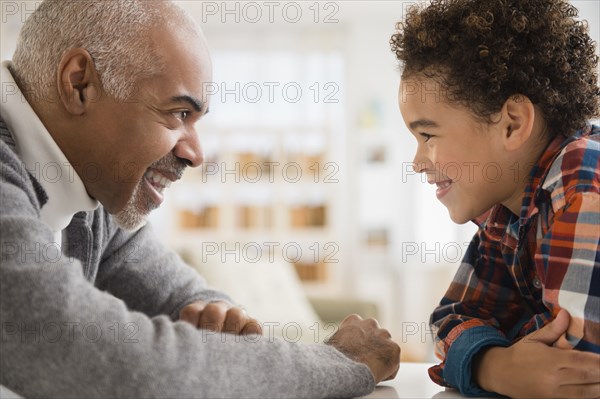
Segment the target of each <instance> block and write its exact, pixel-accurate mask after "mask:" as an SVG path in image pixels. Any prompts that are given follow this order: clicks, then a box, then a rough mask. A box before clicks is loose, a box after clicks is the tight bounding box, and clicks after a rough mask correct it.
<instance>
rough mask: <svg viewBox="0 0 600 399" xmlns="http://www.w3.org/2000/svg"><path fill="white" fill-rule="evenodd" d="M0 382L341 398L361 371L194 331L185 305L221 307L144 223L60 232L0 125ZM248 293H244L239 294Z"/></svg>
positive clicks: (108, 392)
mask: <svg viewBox="0 0 600 399" xmlns="http://www.w3.org/2000/svg"><path fill="white" fill-rule="evenodd" d="M0 168H1V170H0V257H1V264H0V326H1V331H0V332H1V337H0V339H1V341H0V384H2V385H5V386H6V387H8V388H9V389H11V390H13V391H15V392H16V393H19V394H21V395H24V396H26V397H61V398H66V397H74V398H82V397H104V398H105V397H122V398H125V397H126V398H146V397H165V398H178V397H186V398H191V397H210V398H214V397H224V398H283V397H293V398H300V397H307V398H318V397H352V396H360V395H365V394H367V393H369V392H371V391H372V390H373V389H374V386H375V383H374V380H373V376H372V374H371V372H370V371H369V369H368V368H367V367H366V366H365V365H363V364H360V363H356V362H354V361H352V360H350V359H349V358H347V357H346V356H344V355H343V354H341V353H340V352H338V351H337V350H336V349H334V348H333V347H330V346H326V345H301V344H293V343H289V342H285V341H281V340H272V339H268V338H267V337H263V336H248V337H240V336H234V335H229V334H215V333H211V332H207V331H203V330H197V329H196V328H194V327H193V326H192V325H190V324H188V323H186V322H180V321H176V320H177V317H178V314H179V311H180V309H181V308H182V307H184V306H185V305H187V304H189V303H191V302H193V301H196V300H204V301H212V300H218V299H226V300H227V299H228V298H227V297H226V296H225V295H224V294H221V293H219V292H216V291H212V290H210V289H208V288H207V286H206V284H205V282H204V280H203V279H202V278H201V277H200V276H199V275H198V274H197V273H196V272H195V271H193V270H192V269H191V268H190V267H188V266H187V265H185V264H184V263H183V262H182V261H181V260H180V259H179V257H178V256H177V255H175V254H173V253H172V252H170V251H168V250H167V249H165V248H164V247H163V246H162V245H161V244H160V243H159V242H158V240H157V238H156V237H155V236H154V235H153V233H152V231H151V229H150V227H149V226H146V227H143V228H141V229H139V230H137V231H135V232H128V231H124V230H122V229H120V228H118V227H117V226H116V225H115V223H114V222H113V221H112V218H111V216H110V215H108V213H107V212H106V211H105V210H104V209H103V208H102V206H100V207H99V208H98V209H96V210H95V211H93V212H80V213H78V214H76V215H75V216H74V217H73V220H72V221H71V223H70V225H69V226H68V227H67V229H66V230H65V231H64V232H63V243H62V252H61V251H59V250H58V247H57V246H56V244H53V233H52V231H51V230H50V229H49V228H48V227H47V226H46V225H45V224H44V223H43V222H42V221H41V219H40V209H41V208H42V207H43V206H44V204H45V202H46V200H47V196H46V194H45V192H44V190H43V189H42V187H41V185H40V184H39V182H37V181H36V180H35V178H34V177H33V176H32V175H31V174H29V173H28V172H27V170H26V169H25V165H24V164H23V162H22V161H21V160H20V159H19V157H18V156H17V154H16V153H15V151H14V142H13V140H12V136H11V134H10V132H9V131H8V129H7V128H6V125H5V124H4V123H3V122H2V121H1V120H0ZM249 289H251V287H249Z"/></svg>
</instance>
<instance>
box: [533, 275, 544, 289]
mask: <svg viewBox="0 0 600 399" xmlns="http://www.w3.org/2000/svg"><path fill="white" fill-rule="evenodd" d="M533 286H534V287H535V288H542V282H541V281H540V279H539V278H538V277H537V276H536V277H534V278H533Z"/></svg>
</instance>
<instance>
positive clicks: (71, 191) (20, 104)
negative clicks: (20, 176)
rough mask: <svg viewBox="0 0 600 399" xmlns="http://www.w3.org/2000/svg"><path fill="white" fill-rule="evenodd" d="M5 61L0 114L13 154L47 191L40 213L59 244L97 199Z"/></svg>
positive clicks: (96, 203) (0, 73) (2, 69)
mask: <svg viewBox="0 0 600 399" xmlns="http://www.w3.org/2000/svg"><path fill="white" fill-rule="evenodd" d="M9 65H10V61H4V62H2V67H1V69H0V80H1V84H2V107H1V108H0V115H1V116H2V119H3V120H4V122H5V123H6V125H7V126H8V129H9V130H10V132H11V133H12V135H13V137H14V139H15V144H16V150H17V154H18V155H19V157H20V158H21V159H22V160H23V162H24V163H25V167H26V168H27V170H28V171H29V172H30V173H31V174H32V175H33V176H34V177H35V178H36V179H37V180H38V181H39V183H40V184H41V185H42V187H43V188H44V190H46V194H48V202H47V203H46V204H45V205H44V206H43V207H42V210H41V217H42V221H44V223H46V224H47V225H48V226H49V227H50V229H52V231H53V232H54V240H55V242H56V243H57V244H58V245H60V244H61V240H62V230H63V229H64V228H66V227H67V226H68V225H69V223H70V222H71V219H72V218H73V215H75V214H76V213H77V212H81V211H91V210H94V209H96V208H97V207H98V201H96V200H95V199H93V198H91V197H90V196H89V195H88V193H87V191H86V189H85V185H84V184H83V181H82V180H81V178H80V177H79V175H78V174H77V172H76V171H75V169H74V168H73V166H72V165H71V163H70V162H69V160H68V159H67V157H66V156H65V154H63V152H62V151H61V149H60V147H59V146H58V144H56V142H55V141H54V139H53V138H52V135H50V133H49V132H48V130H46V127H45V126H44V124H43V123H42V121H41V120H40V119H39V118H38V116H37V115H36V113H35V112H34V111H33V109H32V108H31V106H30V105H29V103H28V102H27V100H26V99H25V96H24V95H23V94H22V93H21V90H20V89H19V86H17V84H16V82H15V80H14V78H13V76H12V74H11V73H10V71H9V69H8V66H9Z"/></svg>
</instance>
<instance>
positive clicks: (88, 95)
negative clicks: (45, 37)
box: [56, 48, 100, 116]
mask: <svg viewBox="0 0 600 399" xmlns="http://www.w3.org/2000/svg"><path fill="white" fill-rule="evenodd" d="M99 82H100V80H99V78H98V74H97V72H96V68H95V66H94V61H93V60H92V56H91V55H90V53H88V52H87V50H85V49H82V48H72V49H70V50H68V51H67V52H66V53H65V54H63V56H62V58H61V60H60V64H59V66H58V75H57V82H56V83H57V89H58V96H59V98H60V101H61V103H62V105H63V107H64V108H65V110H66V111H67V112H68V113H70V114H72V115H74V116H80V115H83V114H84V113H85V112H86V110H87V109H88V108H89V106H90V105H92V104H93V103H94V102H95V101H96V100H98V96H99V94H100V91H99V87H100V86H99V84H100V83H99Z"/></svg>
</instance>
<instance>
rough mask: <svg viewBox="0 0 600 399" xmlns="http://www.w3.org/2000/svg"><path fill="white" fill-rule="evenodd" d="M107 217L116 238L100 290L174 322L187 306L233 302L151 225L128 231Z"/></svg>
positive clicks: (103, 260)
mask: <svg viewBox="0 0 600 399" xmlns="http://www.w3.org/2000/svg"><path fill="white" fill-rule="evenodd" d="M104 216H105V222H106V224H107V225H108V226H109V228H108V230H109V232H110V233H112V237H111V239H110V240H109V242H108V244H107V246H106V248H105V249H104V251H103V254H102V258H101V261H100V266H99V268H98V275H97V277H96V285H97V286H98V288H100V289H102V290H105V291H108V292H110V293H111V294H113V295H114V296H116V297H117V298H119V299H122V300H123V301H124V302H125V303H126V304H127V306H128V307H129V308H131V309H133V310H138V311H140V312H143V313H145V314H146V315H149V316H156V315H160V314H163V315H167V316H169V317H170V318H171V320H174V321H175V320H177V319H178V318H179V311H180V310H181V309H182V308H183V307H184V306H185V305H187V304H190V303H192V302H195V301H200V300H202V301H205V302H212V301H217V300H223V301H226V302H230V303H233V301H232V300H231V298H229V297H228V296H227V295H225V294H224V293H221V292H218V291H215V290H212V289H210V288H209V287H208V286H207V284H206V281H205V280H204V279H203V278H202V277H201V276H200V275H199V274H198V273H197V272H196V271H195V270H194V269H192V268H191V267H189V266H188V265H186V264H185V263H184V262H183V261H182V260H181V258H180V257H179V256H178V255H177V254H175V253H173V252H172V251H169V250H168V249H166V248H165V247H164V246H163V244H162V243H161V242H160V241H159V240H158V238H156V236H155V235H154V232H153V231H152V229H151V227H150V226H149V225H145V226H143V227H142V228H140V229H138V230H136V231H134V232H130V231H125V230H122V229H120V228H118V227H117V226H116V225H115V224H114V222H113V221H112V217H111V216H110V215H108V214H107V213H104ZM157 287H159V288H160V289H157Z"/></svg>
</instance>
